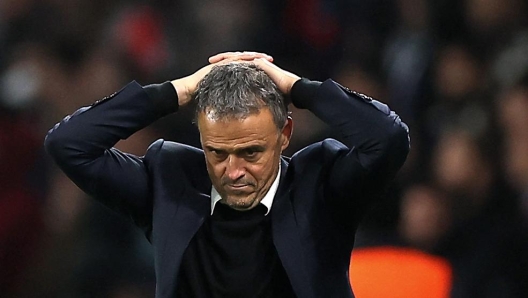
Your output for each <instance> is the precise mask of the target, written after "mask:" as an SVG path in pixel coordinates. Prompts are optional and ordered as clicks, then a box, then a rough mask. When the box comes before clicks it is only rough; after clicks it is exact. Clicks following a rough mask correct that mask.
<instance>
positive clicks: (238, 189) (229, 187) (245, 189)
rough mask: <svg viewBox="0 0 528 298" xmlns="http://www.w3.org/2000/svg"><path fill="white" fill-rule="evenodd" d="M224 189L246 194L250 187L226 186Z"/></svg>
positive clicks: (245, 185)
mask: <svg viewBox="0 0 528 298" xmlns="http://www.w3.org/2000/svg"><path fill="white" fill-rule="evenodd" d="M225 187H226V188H227V190H229V191H233V192H247V191H250V190H251V185H249V184H227V185H226V186H225Z"/></svg>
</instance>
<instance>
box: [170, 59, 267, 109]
mask: <svg viewBox="0 0 528 298" xmlns="http://www.w3.org/2000/svg"><path fill="white" fill-rule="evenodd" d="M255 59H264V60H266V61H269V62H272V61H273V57H271V56H269V55H266V54H262V53H257V52H226V53H221V54H217V55H214V56H211V57H210V58H209V62H210V63H211V64H209V65H207V66H204V67H202V68H200V69H199V70H198V71H196V72H195V73H193V74H191V75H189V76H186V77H183V78H181V79H176V80H173V81H172V82H171V83H172V85H173V86H174V88H175V89H176V93H177V94H178V105H180V106H183V105H186V104H187V103H188V102H189V101H190V100H191V98H192V94H193V93H194V92H195V91H196V88H197V87H198V83H200V81H201V80H202V79H203V77H205V75H207V74H208V73H209V72H210V71H211V69H212V68H213V67H214V66H216V65H222V64H227V63H231V62H235V61H248V62H249V61H253V60H255Z"/></svg>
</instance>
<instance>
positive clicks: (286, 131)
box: [281, 116, 293, 151]
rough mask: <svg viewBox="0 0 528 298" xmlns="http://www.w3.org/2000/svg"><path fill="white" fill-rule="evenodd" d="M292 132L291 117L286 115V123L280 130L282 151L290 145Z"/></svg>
mask: <svg viewBox="0 0 528 298" xmlns="http://www.w3.org/2000/svg"><path fill="white" fill-rule="evenodd" d="M292 133H293V119H292V118H291V117H290V116H288V118H287V119H286V124H284V127H283V128H282V131H281V151H284V150H285V149H286V148H288V146H289V145H290V139H291V136H292Z"/></svg>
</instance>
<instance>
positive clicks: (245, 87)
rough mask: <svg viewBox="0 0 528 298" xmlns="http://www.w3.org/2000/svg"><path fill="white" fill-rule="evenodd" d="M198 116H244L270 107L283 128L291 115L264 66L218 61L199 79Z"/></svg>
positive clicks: (195, 94)
mask: <svg viewBox="0 0 528 298" xmlns="http://www.w3.org/2000/svg"><path fill="white" fill-rule="evenodd" d="M193 101H194V102H196V104H197V106H196V115H195V116H196V118H197V117H198V115H199V114H200V113H206V114H207V115H208V117H213V119H214V120H226V119H245V118H246V117H247V116H249V115H251V114H258V113H259V112H260V110H261V109H262V108H264V107H266V108H269V110H270V112H271V114H272V115H273V122H274V123H275V125H276V126H277V128H278V129H282V128H283V127H284V124H285V123H286V119H287V117H288V108H287V104H286V103H285V98H284V95H283V94H282V93H281V92H280V91H279V89H278V88H277V85H275V83H274V82H273V81H272V80H271V78H270V77H269V76H268V75H267V74H266V73H265V72H264V71H263V70H261V69H259V68H257V67H256V66H255V65H254V64H251V63H230V64H225V65H218V66H215V67H213V68H212V70H211V71H210V72H209V73H208V74H207V75H206V76H205V77H204V78H203V79H202V80H201V81H200V83H199V85H198V88H197V90H196V92H195V93H194V94H193Z"/></svg>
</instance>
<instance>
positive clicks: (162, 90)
mask: <svg viewBox="0 0 528 298" xmlns="http://www.w3.org/2000/svg"><path fill="white" fill-rule="evenodd" d="M143 90H145V92H147V95H148V96H149V97H150V99H151V100H152V101H153V102H154V104H155V105H156V107H157V108H159V111H160V112H161V113H163V114H169V113H173V112H176V111H178V107H179V106H178V94H177V93H176V90H175V89H174V87H173V86H172V84H171V82H169V81H167V82H164V83H161V84H152V85H147V86H144V87H143Z"/></svg>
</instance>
